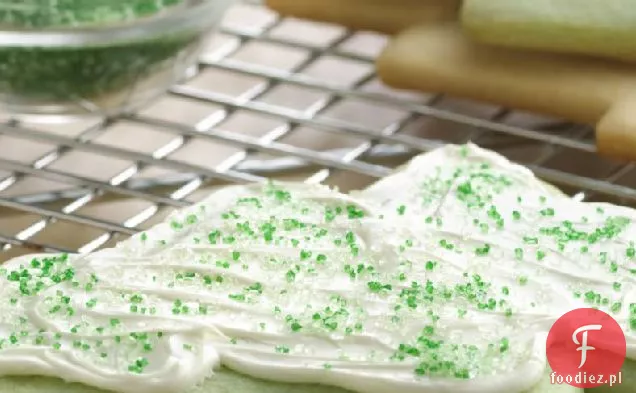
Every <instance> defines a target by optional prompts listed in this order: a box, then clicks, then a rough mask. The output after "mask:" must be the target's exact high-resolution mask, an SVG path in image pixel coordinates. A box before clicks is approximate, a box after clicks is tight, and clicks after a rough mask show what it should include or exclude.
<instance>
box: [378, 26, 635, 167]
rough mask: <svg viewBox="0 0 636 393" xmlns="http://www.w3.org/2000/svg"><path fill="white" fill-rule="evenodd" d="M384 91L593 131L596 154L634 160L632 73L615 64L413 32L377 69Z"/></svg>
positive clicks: (443, 29) (457, 34)
mask: <svg viewBox="0 0 636 393" xmlns="http://www.w3.org/2000/svg"><path fill="white" fill-rule="evenodd" d="M377 65H378V74H379V76H380V77H381V78H382V80H384V81H385V82H386V83H387V84H389V85H391V86H393V87H397V88H403V89H413V90H421V91H427V92H439V93H446V94H450V95H455V96H458V97H465V98H471V99H476V100H481V101H486V102H491V103H494V104H497V105H502V106H507V107H511V108H516V109H525V110H530V111H535V112H539V113H544V114H549V115H553V116H558V117H562V118H565V119H568V120H571V121H575V122H580V123H587V124H591V125H596V126H597V130H596V139H597V146H598V150H599V152H600V153H602V154H606V155H609V156H612V157H615V158H623V159H631V160H635V159H636V69H635V68H634V67H633V66H629V65H627V64H623V63H620V62H613V61H605V60H596V59H591V58H590V59H588V58H584V57H578V56H575V55H556V54H545V53H536V52H527V51H514V50H509V49H501V48H494V47H488V46H482V45H478V44H474V43H472V42H471V41H469V40H468V39H467V38H465V36H464V35H463V34H462V32H461V30H460V28H459V27H458V26H457V25H443V26H435V27H430V26H417V27H413V28H411V29H409V30H407V31H405V32H403V33H401V34H400V35H398V36H396V37H395V38H394V39H393V41H392V42H390V43H389V45H388V46H387V48H385V50H384V52H383V53H382V55H381V56H380V58H379V59H378V62H377Z"/></svg>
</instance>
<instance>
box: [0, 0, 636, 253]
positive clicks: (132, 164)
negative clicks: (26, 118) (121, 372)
mask: <svg viewBox="0 0 636 393" xmlns="http://www.w3.org/2000/svg"><path fill="white" fill-rule="evenodd" d="M385 39H386V38H385V37H383V36H380V35H377V34H372V33H368V32H351V31H347V30H346V29H344V28H342V27H339V26H331V25H324V24H317V23H311V22H307V21H300V20H294V19H283V18H280V17H278V16H277V15H275V14H274V13H272V12H271V11H269V10H266V9H265V8H263V7H262V6H260V5H258V4H255V3H242V4H239V5H237V6H236V7H235V8H234V9H232V10H231V12H230V14H229V15H228V16H227V19H226V22H225V24H224V27H223V28H222V30H221V34H219V35H218V36H217V38H216V39H215V40H214V41H213V43H212V44H211V45H210V47H209V48H207V50H206V51H205V53H204V54H203V56H202V57H201V60H200V64H199V67H198V68H197V70H196V71H193V72H192V73H191V74H190V75H189V76H188V78H186V80H184V81H183V83H181V84H179V85H176V86H174V87H173V88H172V89H171V90H170V91H169V92H168V94H166V95H165V96H164V97H162V98H160V99H159V100H158V101H157V102H155V103H152V104H150V105H149V106H148V107H147V108H144V109H143V110H140V111H139V112H138V113H135V114H133V115H127V116H122V117H120V118H116V119H95V120H91V121H87V122H85V123H82V124H73V125H68V124H66V125H64V124H62V125H48V126H42V125H37V124H25V123H17V122H15V121H11V120H10V119H8V120H7V121H5V122H3V123H1V124H0V249H1V251H0V261H2V260H6V259H8V258H9V257H11V256H14V255H19V254H23V253H26V252H34V251H35V252H38V251H67V252H78V251H79V252H88V251H91V250H94V249H97V248H99V247H104V246H109V245H112V244H114V243H116V242H117V241H119V240H121V239H123V238H125V237H126V236H128V235H130V234H133V233H135V232H137V231H139V230H142V229H143V228H147V227H149V226H151V225H153V224H154V223H156V222H157V221H160V220H161V219H162V218H163V217H165V215H166V214H167V213H168V212H169V211H171V210H172V209H174V208H179V207H182V206H186V205H188V204H190V203H192V202H194V201H196V200H197V199H199V198H201V196H202V195H205V193H206V192H209V190H210V188H211V187H214V186H218V185H222V184H226V183H235V182H249V181H262V180H264V179H266V178H268V177H274V178H285V179H294V180H303V181H307V182H324V183H327V184H333V185H337V186H339V187H340V188H341V189H344V190H348V189H352V188H358V187H363V186H364V185H366V184H368V183H370V182H371V181H373V180H374V179H376V178H379V177H382V176H384V175H386V174H388V173H390V171H391V168H392V167H395V166H396V165H399V164H401V163H403V162H405V161H406V160H407V159H408V158H410V157H412V156H413V155H415V154H418V153H422V152H426V151H429V150H431V149H433V148H435V147H437V146H439V145H441V144H444V143H449V142H452V143H463V142H467V141H469V140H471V141H473V142H476V143H478V144H480V145H482V146H484V147H487V148H490V149H493V150H496V151H499V152H500V153H502V154H505V155H507V156H508V157H510V158H511V159H513V160H515V161H518V162H521V163H523V164H525V165H527V166H529V167H530V168H531V169H533V170H534V171H535V172H536V173H537V174H538V175H539V176H541V177H543V178H544V179H546V180H548V181H550V182H553V183H555V184H558V185H560V186H561V187H562V188H564V189H565V190H566V191H568V192H571V193H573V194H575V193H578V197H581V198H583V197H585V198H587V199H595V200H607V201H612V202H617V203H623V204H633V203H634V202H635V201H636V191H635V190H634V189H633V188H632V187H633V186H634V185H635V184H636V172H635V171H634V166H633V165H632V164H625V163H620V162H614V161H612V160H609V159H604V158H602V157H599V156H597V155H596V154H595V147H594V141H593V131H592V130H591V129H590V128H588V127H584V126H579V125H574V124H568V123H565V122H562V121H559V120H558V119H548V118H543V117H540V116H535V115H533V114H528V113H522V112H518V111H513V110H508V109H506V108H498V107H493V106H489V105H484V104H481V103H474V102H466V101H462V100H457V99H453V98H450V97H445V96H442V95H439V94H429V95H415V94H411V93H405V92H396V91H392V90H390V89H388V88H385V87H383V86H382V85H381V84H380V83H379V82H378V81H377V79H376V78H375V75H374V73H373V65H372V62H373V58H374V56H375V55H376V54H377V53H378V51H379V50H381V48H382V46H383V43H384V42H385Z"/></svg>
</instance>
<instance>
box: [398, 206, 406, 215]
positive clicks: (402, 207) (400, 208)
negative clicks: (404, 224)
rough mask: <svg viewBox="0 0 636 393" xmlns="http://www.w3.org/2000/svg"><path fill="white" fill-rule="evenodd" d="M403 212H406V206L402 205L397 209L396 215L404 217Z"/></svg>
mask: <svg viewBox="0 0 636 393" xmlns="http://www.w3.org/2000/svg"><path fill="white" fill-rule="evenodd" d="M404 212H406V206H404V205H402V206H400V207H398V208H397V213H398V214H399V215H401V216H403V215H404Z"/></svg>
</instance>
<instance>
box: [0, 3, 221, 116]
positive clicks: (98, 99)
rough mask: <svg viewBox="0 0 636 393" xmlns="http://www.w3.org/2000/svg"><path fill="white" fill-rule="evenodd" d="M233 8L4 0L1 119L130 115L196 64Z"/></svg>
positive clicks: (0, 32)
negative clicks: (202, 49)
mask: <svg viewBox="0 0 636 393" xmlns="http://www.w3.org/2000/svg"><path fill="white" fill-rule="evenodd" d="M231 3H233V0H0V111H2V112H4V113H8V114H11V115H16V116H17V117H29V118H33V119H39V118H42V119H50V118H58V117H59V118H62V119H63V118H66V117H70V118H73V117H76V116H81V115H100V116H101V115H105V116H109V115H113V114H117V113H121V112H126V111H128V110H131V109H133V108H136V107H138V106H140V105H141V104H143V103H145V102H147V101H148V100H150V99H152V98H154V97H156V96H158V95H160V94H161V93H162V92H164V91H165V90H167V89H168V87H169V86H170V85H171V84H173V83H174V82H176V81H177V80H179V79H180V78H181V77H183V75H184V74H185V73H186V71H187V70H188V69H189V68H190V67H192V66H193V65H194V64H196V60H197V56H198V54H199V51H200V50H201V48H202V47H203V44H204V43H205V42H206V40H207V38H208V37H209V36H210V33H211V32H212V30H214V28H215V27H217V26H218V25H219V23H220V21H221V19H222V17H223V15H224V13H225V11H226V10H227V9H228V7H229V6H230V4H231Z"/></svg>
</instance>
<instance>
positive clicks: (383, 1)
mask: <svg viewBox="0 0 636 393" xmlns="http://www.w3.org/2000/svg"><path fill="white" fill-rule="evenodd" d="M459 3H460V1H459V0H266V4H267V5H268V6H269V7H270V8H272V9H273V10H275V11H277V12H280V13H281V14H283V15H285V16H294V17H298V18H307V19H313V20H317V21H321V22H330V23H337V24H341V25H345V26H347V27H350V28H352V29H356V30H372V31H378V32H382V33H388V34H392V33H396V32H398V31H401V30H403V29H404V28H406V27H409V26H413V25H415V24H419V23H431V22H440V21H449V20H455V19H457V17H458V12H459Z"/></svg>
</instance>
